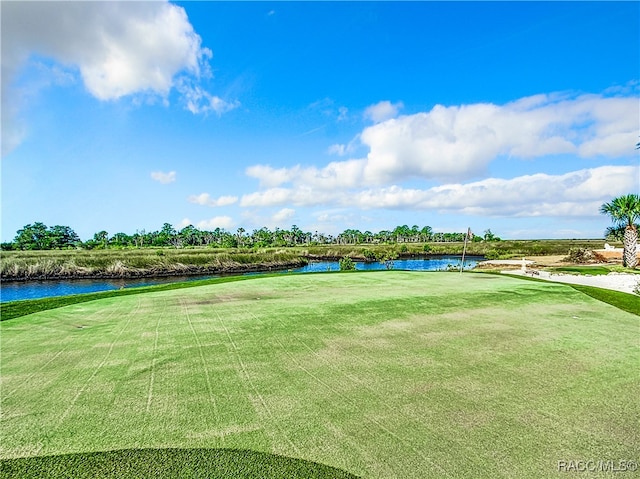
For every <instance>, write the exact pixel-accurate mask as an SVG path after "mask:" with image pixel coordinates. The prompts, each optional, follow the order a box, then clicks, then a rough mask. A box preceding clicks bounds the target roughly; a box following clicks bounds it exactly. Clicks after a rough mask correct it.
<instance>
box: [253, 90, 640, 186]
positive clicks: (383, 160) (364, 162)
mask: <svg viewBox="0 0 640 479" xmlns="http://www.w3.org/2000/svg"><path fill="white" fill-rule="evenodd" d="M636 90H637V89H636ZM382 103H385V102H382ZM386 103H388V102H386ZM378 105H381V104H378ZM378 105H375V106H376V107H377V106H378ZM385 108H386V106H385ZM389 108H390V106H389ZM639 108H640V102H639V99H638V97H637V96H627V97H623V96H621V97H606V96H603V95H581V96H576V97H572V96H570V95H568V94H559V93H554V94H549V95H536V96H531V97H526V98H522V99H519V100H517V101H514V102H511V103H507V104H505V105H495V104H491V103H475V104H470V105H459V106H449V107H446V106H442V105H436V106H435V107H433V108H432V109H431V110H430V111H428V112H420V113H416V114H413V115H406V116H400V117H398V118H392V119H388V120H386V121H382V122H380V123H377V124H375V125H372V126H369V127H367V128H365V129H364V130H363V131H362V132H361V133H360V134H359V135H358V136H357V138H358V139H359V141H360V142H361V143H362V144H363V145H364V146H366V147H368V150H369V151H368V153H367V155H366V158H361V159H349V160H345V161H341V162H332V163H329V164H328V165H327V166H326V167H324V168H317V167H304V166H301V165H296V166H294V167H291V168H272V167H270V166H265V165H257V166H252V167H250V168H247V170H246V171H247V174H248V175H249V176H252V177H255V178H258V179H259V180H260V184H261V186H263V187H276V186H281V185H283V184H286V183H291V184H293V185H297V184H307V185H313V186H314V187H319V185H320V184H322V185H323V187H324V188H326V189H330V188H344V187H366V186H380V185H385V184H393V183H398V182H402V181H404V180H407V179H410V178H421V179H427V180H437V181H440V182H455V181H463V180H469V179H472V178H477V177H480V176H483V175H484V174H485V173H486V170H487V166H488V165H489V164H490V163H491V162H492V161H494V160H496V159H497V158H500V157H505V156H506V157H514V158H521V159H533V158H541V157H545V156H550V155H563V154H564V155H572V156H575V157H580V158H594V157H606V158H619V157H625V156H631V155H634V154H635V153H634V145H635V144H636V141H637V135H638V130H639V129H640V118H639V117H638V109H639ZM380 109H381V110H382V109H384V108H383V107H380ZM349 148H352V147H349V146H348V145H347V146H345V145H333V146H332V147H330V148H329V151H330V152H331V153H336V154H344V153H346V152H347V151H348V150H349Z"/></svg>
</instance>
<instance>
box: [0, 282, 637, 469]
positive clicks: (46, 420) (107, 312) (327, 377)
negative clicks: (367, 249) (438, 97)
mask: <svg viewBox="0 0 640 479" xmlns="http://www.w3.org/2000/svg"><path fill="white" fill-rule="evenodd" d="M135 298H140V301H141V303H140V304H138V307H139V309H138V310H137V313H136V314H135V316H133V315H132V316H131V317H128V315H127V312H129V313H132V312H133V311H134V310H135V308H136V304H137V303H136V299H135ZM185 308H187V309H186V310H187V311H188V314H189V317H188V318H187V317H186V316H185ZM114 311H117V312H114ZM88 317H92V318H93V319H92V320H91V321H86V320H85V318H88ZM107 317H109V318H110V319H109V320H108V321H104V320H103V319H104V318H107ZM128 320H129V323H128V326H127V329H126V330H124V332H122V336H120V338H119V339H118V343H119V344H118V345H116V346H114V347H113V349H112V351H111V354H110V356H109V359H107V360H106V362H105V363H104V364H103V366H102V368H101V369H100V371H99V372H98V373H96V374H95V375H94V376H93V378H92V379H90V381H89V385H88V386H86V387H85V390H84V391H83V393H82V395H81V397H80V398H79V399H78V400H77V405H76V407H75V408H74V409H73V411H72V412H70V413H69V414H68V416H67V418H66V419H65V421H64V427H62V428H59V429H56V428H55V427H53V426H55V423H56V421H55V418H56V415H55V414H52V413H51V411H52V410H53V411H55V410H56V409H57V414H58V416H57V417H59V415H60V414H61V411H62V410H64V408H63V409H60V405H61V404H62V405H64V404H65V403H64V398H69V394H68V390H73V391H77V390H78V389H79V388H81V387H82V386H83V384H84V383H83V381H86V380H87V378H88V377H89V376H90V375H91V374H92V373H93V372H94V371H95V368H96V366H97V365H98V364H99V363H100V362H101V361H103V360H104V358H105V353H106V349H107V347H108V345H109V344H111V342H112V341H114V339H115V338H116V337H117V334H118V332H119V331H121V329H122V328H123V326H124V325H125V324H126V322H127V321H128ZM83 321H84V325H85V328H83V329H77V328H74V327H73V326H72V324H76V323H80V324H82V322H83ZM31 325H35V327H34V328H30V326H31ZM0 327H2V337H3V353H4V352H5V350H6V348H7V345H8V347H9V348H10V351H9V354H7V355H6V358H7V360H6V361H5V355H4V354H3V370H2V375H3V383H5V380H6V384H10V383H12V382H13V383H14V384H16V381H18V379H19V378H25V377H28V376H29V375H32V378H31V380H30V381H29V382H28V383H26V384H28V387H26V384H25V387H21V388H19V389H17V390H16V392H15V393H13V395H12V396H10V397H9V398H7V399H5V398H3V416H2V425H1V426H2V427H1V429H2V441H1V442H2V446H1V448H2V449H1V453H0V454H1V457H5V458H9V457H18V456H30V455H36V454H60V453H69V452H79V451H85V452H90V451H100V450H110V449H121V448H133V447H135V448H154V447H169V448H171V447H185V448H194V447H195V448H200V447H208V448H211V447H214V448H215V447H222V446H224V447H230V448H238V449H253V450H256V451H262V452H271V453H273V452H275V453H281V454H285V455H289V456H294V457H298V458H301V459H306V460H312V461H316V462H319V463H323V464H327V465H330V466H334V467H338V468H341V469H344V470H347V471H350V472H352V473H354V474H358V475H361V476H364V477H373V478H375V477H403V478H404V477H407V478H411V477H420V478H422V477H524V478H527V477H562V475H561V474H558V472H557V461H558V460H561V459H567V458H569V459H570V458H578V459H579V458H585V460H588V459H589V458H594V457H604V458H610V457H614V458H628V459H630V460H632V459H634V455H637V450H638V449H639V439H638V435H637V430H636V428H635V425H636V424H637V421H635V420H634V418H637V417H639V415H640V414H639V406H638V403H637V397H638V395H639V394H640V390H639V389H640V388H639V385H638V377H637V364H638V362H639V361H640V355H639V352H638V347H637V337H638V332H639V318H638V317H637V316H635V315H632V314H628V313H624V312H622V311H620V310H618V309H616V308H613V307H611V306H609V305H606V304H603V303H601V302H599V301H596V300H594V299H592V298H590V297H588V296H586V295H584V294H582V293H579V292H578V291H576V290H574V289H572V288H570V287H567V286H564V285H559V284H548V283H537V282H529V281H523V280H520V279H515V278H507V277H500V276H487V275H475V274H474V275H471V274H465V275H462V276H461V275H458V274H455V273H453V274H449V273H411V272H395V271H392V272H382V273H375V274H374V273H372V274H369V273H357V274H332V275H324V276H323V275H320V276H317V275H313V276H305V277H301V276H290V277H280V278H258V279H252V280H249V281H243V282H236V283H229V284H217V285H209V286H203V287H197V288H191V289H182V290H174V291H166V292H159V293H149V294H144V295H138V296H129V297H123V298H118V299H115V298H112V299H109V300H104V301H103V302H95V303H83V304H81V305H74V306H69V307H66V308H61V309H58V310H51V311H46V312H42V313H37V314H33V315H30V316H26V317H23V318H15V319H12V320H11V321H8V322H3V323H2V325H1V326H0ZM69 337H73V341H70V342H69V343H68V344H69V346H68V349H67V350H64V351H61V348H60V347H59V346H60V344H63V343H65V338H69ZM196 338H197V340H196ZM40 344H42V346H40ZM97 352H101V354H100V355H97V354H96V353H97ZM56 354H58V356H57V357H56V359H55V361H53V362H51V363H50V365H49V366H47V367H43V366H44V365H45V364H46V363H47V361H51V358H52V357H54V356H55V355H56ZM79 365H83V367H79ZM60 366H64V367H63V368H61V367H60ZM59 369H63V370H65V371H63V372H62V373H59V376H56V375H55V374H56V372H57V371H56V370H59ZM34 371H35V372H34ZM205 371H207V372H208V374H209V379H210V381H209V383H208V382H207V379H206V374H205ZM78 373H81V374H78ZM52 378H53V379H52ZM63 379H64V381H63ZM151 384H152V385H153V387H151ZM151 390H152V391H153V397H152V399H151V400H150V399H149V398H150V391H151ZM212 394H213V396H214V397H215V399H216V406H217V408H218V411H217V412H216V411H215V410H214V408H213V407H212V402H211V395H212Z"/></svg>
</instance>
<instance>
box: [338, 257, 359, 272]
mask: <svg viewBox="0 0 640 479" xmlns="http://www.w3.org/2000/svg"><path fill="white" fill-rule="evenodd" d="M355 269H356V264H355V263H354V262H353V260H352V259H351V258H349V257H348V256H345V257H344V258H342V259H341V260H340V271H353V270H355Z"/></svg>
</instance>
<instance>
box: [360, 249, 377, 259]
mask: <svg viewBox="0 0 640 479" xmlns="http://www.w3.org/2000/svg"><path fill="white" fill-rule="evenodd" d="M362 256H364V259H365V260H366V261H375V260H376V259H377V258H376V253H375V252H374V251H372V250H370V249H368V248H367V249H364V250H363V251H362Z"/></svg>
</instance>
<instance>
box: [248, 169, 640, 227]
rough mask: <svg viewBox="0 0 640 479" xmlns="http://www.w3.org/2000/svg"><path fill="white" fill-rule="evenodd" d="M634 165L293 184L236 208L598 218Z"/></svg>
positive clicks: (626, 187) (630, 186)
mask: <svg viewBox="0 0 640 479" xmlns="http://www.w3.org/2000/svg"><path fill="white" fill-rule="evenodd" d="M639 177H640V168H639V167H637V166H601V167H598V168H589V169H583V170H578V171H573V172H570V173H566V174H563V175H549V174H543V173H539V174H535V175H524V176H519V177H516V178H511V179H501V178H487V179H484V180H481V181H476V182H471V183H466V184H464V183H451V184H445V185H441V186H435V187H432V188H428V189H413V188H403V187H400V186H396V185H393V186H388V187H375V188H368V189H351V190H341V189H335V190H327V189H314V188H312V187H309V186H304V185H297V186H294V187H292V188H270V189H267V190H264V191H258V192H254V193H251V194H247V195H244V196H243V197H242V199H241V200H240V204H241V205H242V206H253V207H274V206H285V205H295V206H299V207H309V206H334V207H343V208H361V209H364V210H368V209H397V210H408V211H424V210H432V211H439V212H444V213H456V214H467V215H477V216H507V217H535V216H598V215H599V207H600V205H601V204H602V203H603V202H605V201H608V200H609V199H611V198H612V197H614V196H617V195H621V194H625V193H628V192H629V191H635V190H636V189H637V182H638V178H639Z"/></svg>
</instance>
